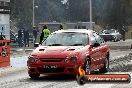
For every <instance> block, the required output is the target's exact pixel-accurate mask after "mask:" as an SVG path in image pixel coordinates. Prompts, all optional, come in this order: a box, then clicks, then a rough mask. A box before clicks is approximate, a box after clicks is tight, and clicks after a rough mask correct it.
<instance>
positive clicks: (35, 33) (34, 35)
mask: <svg viewBox="0 0 132 88" xmlns="http://www.w3.org/2000/svg"><path fill="white" fill-rule="evenodd" d="M38 32H39V31H38V30H37V29H36V26H33V39H34V44H35V43H36V40H37V35H38Z"/></svg>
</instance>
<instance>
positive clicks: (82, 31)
mask: <svg viewBox="0 0 132 88" xmlns="http://www.w3.org/2000/svg"><path fill="white" fill-rule="evenodd" d="M68 32H75V33H87V34H90V33H91V32H94V31H93V30H90V29H67V30H58V31H55V32H53V33H68Z"/></svg>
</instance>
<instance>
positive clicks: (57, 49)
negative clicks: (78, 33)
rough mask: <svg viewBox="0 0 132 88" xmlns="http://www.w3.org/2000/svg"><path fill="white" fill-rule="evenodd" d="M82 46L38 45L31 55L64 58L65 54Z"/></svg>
mask: <svg viewBox="0 0 132 88" xmlns="http://www.w3.org/2000/svg"><path fill="white" fill-rule="evenodd" d="M83 47H84V46H39V47H38V48H36V49H35V50H34V51H33V52H32V54H31V55H34V56H37V57H39V58H41V57H45V58H49V57H56V58H57V57H58V58H59V57H61V58H65V57H66V56H67V55H69V54H71V53H72V52H74V51H76V50H78V49H80V48H83Z"/></svg>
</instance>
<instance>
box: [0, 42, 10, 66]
mask: <svg viewBox="0 0 132 88" xmlns="http://www.w3.org/2000/svg"><path fill="white" fill-rule="evenodd" d="M6 66H10V40H0V67H6Z"/></svg>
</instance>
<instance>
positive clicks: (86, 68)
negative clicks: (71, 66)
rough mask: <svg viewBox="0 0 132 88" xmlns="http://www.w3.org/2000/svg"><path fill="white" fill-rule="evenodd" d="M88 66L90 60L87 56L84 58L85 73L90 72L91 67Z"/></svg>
mask: <svg viewBox="0 0 132 88" xmlns="http://www.w3.org/2000/svg"><path fill="white" fill-rule="evenodd" d="M90 66H91V61H90V58H89V57H87V58H86V59H85V63H84V70H85V73H86V75H87V74H91V68H90Z"/></svg>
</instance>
